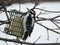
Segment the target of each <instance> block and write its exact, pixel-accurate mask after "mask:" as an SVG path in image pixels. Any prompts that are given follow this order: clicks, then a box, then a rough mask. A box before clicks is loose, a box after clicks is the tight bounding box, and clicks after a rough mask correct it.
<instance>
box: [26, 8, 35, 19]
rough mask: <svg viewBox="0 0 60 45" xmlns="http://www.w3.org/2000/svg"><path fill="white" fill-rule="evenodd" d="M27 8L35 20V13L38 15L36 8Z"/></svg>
mask: <svg viewBox="0 0 60 45" xmlns="http://www.w3.org/2000/svg"><path fill="white" fill-rule="evenodd" d="M27 10H28V12H29V13H30V15H31V16H32V17H33V18H34V20H35V15H36V12H35V10H34V9H30V10H29V9H28V8H27Z"/></svg>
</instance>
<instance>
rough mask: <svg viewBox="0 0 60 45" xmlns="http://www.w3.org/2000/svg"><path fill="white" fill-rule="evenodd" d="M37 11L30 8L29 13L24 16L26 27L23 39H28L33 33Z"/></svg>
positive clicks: (24, 25) (24, 26)
mask: <svg viewBox="0 0 60 45" xmlns="http://www.w3.org/2000/svg"><path fill="white" fill-rule="evenodd" d="M35 14H36V13H35V11H34V10H33V9H31V10H29V11H28V13H27V15H26V16H25V17H24V20H23V28H24V35H23V40H26V39H27V37H28V36H31V33H32V31H33V28H34V20H35Z"/></svg>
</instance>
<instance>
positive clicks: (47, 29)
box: [36, 22, 60, 34]
mask: <svg viewBox="0 0 60 45" xmlns="http://www.w3.org/2000/svg"><path fill="white" fill-rule="evenodd" d="M36 23H37V24H39V25H40V26H42V27H44V28H45V29H47V30H50V31H52V32H55V33H57V34H60V32H57V31H55V30H53V29H50V28H48V27H46V26H44V25H42V24H40V23H38V22H36Z"/></svg>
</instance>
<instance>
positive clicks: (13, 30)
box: [4, 12, 24, 38]
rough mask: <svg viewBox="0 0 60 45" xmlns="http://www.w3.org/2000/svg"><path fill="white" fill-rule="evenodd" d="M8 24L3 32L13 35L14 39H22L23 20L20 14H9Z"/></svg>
mask: <svg viewBox="0 0 60 45" xmlns="http://www.w3.org/2000/svg"><path fill="white" fill-rule="evenodd" d="M9 14H10V19H11V21H10V24H8V25H7V27H5V29H4V32H5V33H7V34H9V35H13V36H16V37H20V38H22V36H23V34H24V29H23V18H22V16H21V15H20V14H16V13H15V12H10V13H9Z"/></svg>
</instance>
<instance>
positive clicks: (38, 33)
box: [0, 2, 60, 45]
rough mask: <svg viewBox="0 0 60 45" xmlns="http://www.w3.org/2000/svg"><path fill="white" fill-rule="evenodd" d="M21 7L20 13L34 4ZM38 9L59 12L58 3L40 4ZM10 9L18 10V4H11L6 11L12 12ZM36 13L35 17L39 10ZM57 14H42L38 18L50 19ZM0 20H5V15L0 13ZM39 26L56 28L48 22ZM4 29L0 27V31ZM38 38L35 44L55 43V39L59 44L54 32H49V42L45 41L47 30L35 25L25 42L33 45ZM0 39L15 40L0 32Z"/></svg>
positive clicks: (2, 42) (59, 3) (57, 35)
mask: <svg viewBox="0 0 60 45" xmlns="http://www.w3.org/2000/svg"><path fill="white" fill-rule="evenodd" d="M20 6H21V7H20V8H21V11H22V12H26V11H27V9H26V7H28V8H29V9H31V8H32V7H33V6H34V4H32V3H25V4H21V5H20ZM37 7H38V8H43V9H46V10H50V11H52V10H53V11H59V10H60V2H44V3H40V5H39V6H37ZM12 9H16V10H19V4H13V5H11V6H9V7H8V8H7V10H12ZM35 11H36V15H37V14H38V13H39V10H35ZM57 15H59V14H57V13H55V14H54V13H51V14H50V13H49V14H44V15H40V17H45V18H52V17H55V16H57ZM0 20H7V18H6V15H5V13H1V15H0ZM40 23H41V24H43V25H45V26H47V27H49V28H57V27H56V26H55V25H54V24H53V23H52V22H50V21H43V22H40ZM4 27H5V25H2V26H0V29H1V30H3V29H4ZM39 36H41V37H40V39H39V40H38V41H37V42H36V43H56V40H57V38H59V40H58V42H60V35H59V34H56V33H54V32H51V31H49V40H47V30H46V29H45V28H44V27H42V26H39V25H38V24H36V23H35V27H34V30H33V32H32V34H31V37H28V38H27V40H26V42H31V43H33V42H34V41H35V40H36V39H37V38H38V37H39ZM0 37H3V38H9V39H15V38H16V37H14V36H10V35H8V34H4V33H2V32H0ZM4 44H5V42H4V41H0V45H4ZM8 44H9V45H11V44H12V45H14V43H10V42H8Z"/></svg>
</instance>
